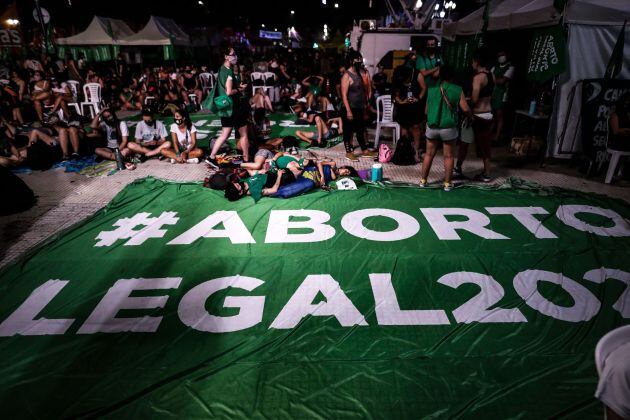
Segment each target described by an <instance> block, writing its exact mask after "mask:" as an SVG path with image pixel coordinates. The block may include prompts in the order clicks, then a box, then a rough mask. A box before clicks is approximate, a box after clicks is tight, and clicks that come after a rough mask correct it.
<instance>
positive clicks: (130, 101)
mask: <svg viewBox="0 0 630 420" xmlns="http://www.w3.org/2000/svg"><path fill="white" fill-rule="evenodd" d="M118 103H119V104H120V108H121V109H123V110H125V111H133V110H136V109H140V108H142V105H141V103H140V101H139V100H138V96H137V95H136V93H135V92H134V90H133V89H132V88H131V86H129V85H127V86H123V88H122V90H121V91H120V95H118Z"/></svg>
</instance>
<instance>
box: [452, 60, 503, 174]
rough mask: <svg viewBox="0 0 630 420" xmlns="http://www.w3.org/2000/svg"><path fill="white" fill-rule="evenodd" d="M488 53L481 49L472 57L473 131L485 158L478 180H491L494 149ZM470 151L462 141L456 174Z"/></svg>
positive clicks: (477, 147) (491, 83) (491, 84)
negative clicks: (491, 158)
mask: <svg viewBox="0 0 630 420" xmlns="http://www.w3.org/2000/svg"><path fill="white" fill-rule="evenodd" d="M488 63H489V58H488V54H487V53H486V52H485V51H483V50H479V51H477V52H476V53H475V55H474V56H473V59H472V68H473V71H474V72H475V76H474V77H473V81H472V96H471V100H470V107H471V108H472V112H473V114H474V117H473V121H472V128H473V132H474V133H475V147H476V149H477V156H478V157H480V158H481V159H482V160H483V172H481V173H480V174H478V175H477V176H476V177H475V180H476V181H482V182H490V180H491V178H490V157H491V149H492V126H493V123H492V120H493V116H492V91H493V90H494V79H493V78H492V74H490V71H488V68H487V66H488ZM467 152H468V144H467V143H464V142H461V143H460V145H459V150H458V156H457V166H456V167H455V170H454V172H455V175H456V176H458V177H460V176H462V164H463V163H464V160H465V158H466V154H467Z"/></svg>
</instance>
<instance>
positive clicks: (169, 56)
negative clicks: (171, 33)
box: [164, 44, 175, 60]
mask: <svg viewBox="0 0 630 420" xmlns="http://www.w3.org/2000/svg"><path fill="white" fill-rule="evenodd" d="M164 59H165V60H175V48H174V47H173V45H172V44H171V45H165V46H164Z"/></svg>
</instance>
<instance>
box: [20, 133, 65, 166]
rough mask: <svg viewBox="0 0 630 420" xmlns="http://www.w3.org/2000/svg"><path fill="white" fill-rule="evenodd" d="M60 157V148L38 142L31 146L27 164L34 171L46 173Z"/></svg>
mask: <svg viewBox="0 0 630 420" xmlns="http://www.w3.org/2000/svg"><path fill="white" fill-rule="evenodd" d="M59 157H61V152H60V149H59V147H58V146H49V145H47V144H46V143H44V142H43V141H41V140H38V141H37V142H36V143H35V144H33V145H32V146H29V148H28V154H27V160H26V162H27V164H28V166H30V167H31V169H33V170H36V171H37V170H39V171H45V170H47V169H50V168H51V167H52V166H53V164H54V163H55V161H56V160H57V159H59Z"/></svg>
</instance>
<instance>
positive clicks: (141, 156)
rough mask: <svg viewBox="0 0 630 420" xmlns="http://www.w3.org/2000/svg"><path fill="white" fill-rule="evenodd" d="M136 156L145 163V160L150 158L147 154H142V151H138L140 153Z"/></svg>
mask: <svg viewBox="0 0 630 420" xmlns="http://www.w3.org/2000/svg"><path fill="white" fill-rule="evenodd" d="M136 157H137V158H138V161H139V162H140V163H144V162H146V161H147V159H148V157H146V156H145V155H142V154H140V153H138V154H137V155H136Z"/></svg>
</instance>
